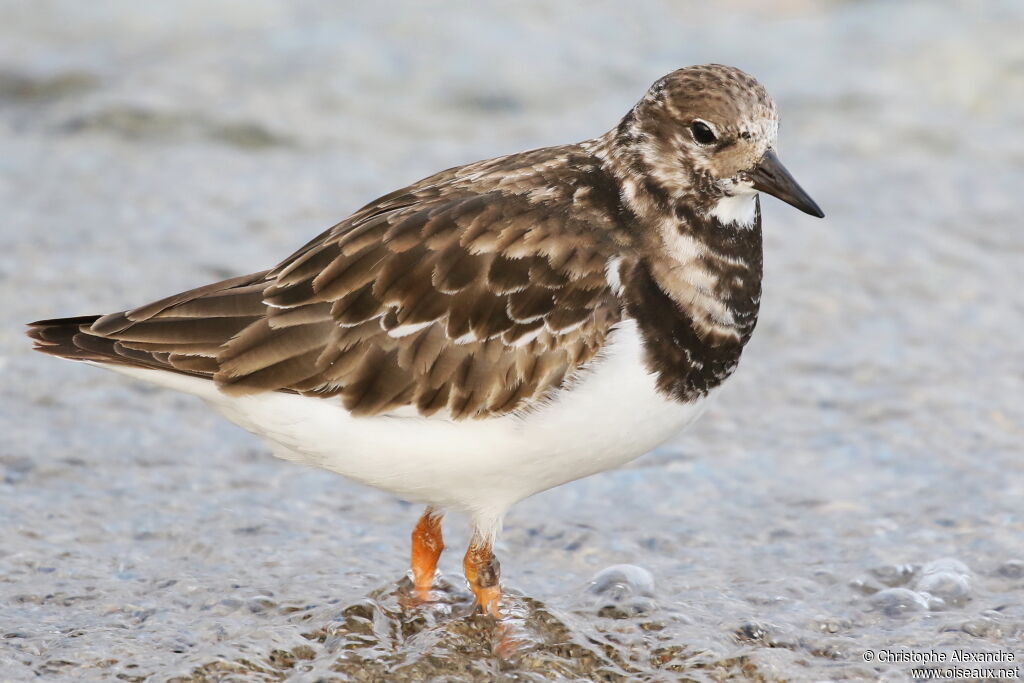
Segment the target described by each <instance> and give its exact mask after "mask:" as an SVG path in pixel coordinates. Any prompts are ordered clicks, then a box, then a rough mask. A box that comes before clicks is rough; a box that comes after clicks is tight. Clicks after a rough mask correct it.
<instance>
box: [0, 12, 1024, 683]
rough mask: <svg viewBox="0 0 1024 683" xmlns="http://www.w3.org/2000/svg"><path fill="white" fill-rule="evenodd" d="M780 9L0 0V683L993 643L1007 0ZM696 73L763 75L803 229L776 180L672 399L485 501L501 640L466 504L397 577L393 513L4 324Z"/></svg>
mask: <svg viewBox="0 0 1024 683" xmlns="http://www.w3.org/2000/svg"><path fill="white" fill-rule="evenodd" d="M772 4H773V7H772V9H771V11H769V10H767V9H765V8H764V7H763V5H762V3H755V2H753V1H752V0H749V1H747V2H731V3H714V4H712V3H697V2H637V3H630V4H629V9H628V10H626V9H624V5H623V4H622V3H612V2H596V3H595V2H591V3H582V2H560V3H557V5H556V4H555V3H541V2H522V3H514V4H511V3H480V2H478V3H474V5H473V8H472V9H469V8H468V7H461V8H459V9H456V8H455V6H454V5H453V4H446V5H440V4H438V5H428V4H425V3H417V2H412V1H411V0H409V1H404V2H396V3H388V4H386V5H384V4H379V3H376V4H363V3H359V4H356V3H350V4H348V5H346V6H344V7H341V6H339V7H338V8H337V9H336V10H335V11H333V12H332V13H326V14H325V13H324V11H323V10H322V9H321V7H320V4H319V3H312V2H297V3H296V2H292V3H284V2H271V1H269V0H258V1H253V0H248V1H247V2H245V3H242V2H230V1H225V2H220V3H216V4H215V5H213V4H209V3H205V2H199V1H198V0H190V1H188V2H177V3H173V4H167V5H161V6H159V7H158V6H155V5H153V4H151V3H147V4H146V5H147V6H146V7H145V9H143V5H142V4H140V3H127V2H124V3H118V2H107V3H89V4H88V5H86V4H82V3H73V2H69V1H68V2H36V3H19V2H3V3H0V12H2V16H3V19H4V20H3V21H2V22H0V140H2V148H3V152H2V154H0V206H3V207H4V219H3V221H2V224H0V295H2V297H3V306H2V307H0V378H2V382H0V433H2V434H3V435H4V437H3V439H2V441H0V519H2V520H3V521H4V524H3V525H2V526H0V680H31V679H35V678H37V677H42V678H44V679H46V680H68V681H71V680H75V681H81V680H108V679H109V680H116V679H123V680H168V679H176V680H200V681H228V680H282V679H291V680H314V679H316V678H317V677H323V678H326V679H337V680H352V681H363V680H379V679H380V678H381V677H385V672H388V673H387V674H386V677H387V678H388V679H389V680H424V679H430V678H440V679H441V680H445V679H451V678H479V679H490V678H502V677H504V678H507V679H510V680H545V679H550V678H557V677H562V678H566V679H569V680H573V679H575V680H587V679H590V680H675V679H677V678H679V677H685V678H689V679H693V680H725V679H754V680H783V679H788V680H826V679H829V680H837V679H864V680H876V679H885V680H893V681H898V680H906V679H907V677H908V676H909V668H910V666H911V665H910V664H899V663H885V662H879V661H878V658H877V656H876V658H875V660H874V661H870V662H869V661H865V658H864V653H865V651H866V650H872V651H873V652H876V653H877V652H878V651H881V650H886V649H889V650H908V651H915V652H925V651H929V650H950V649H962V650H967V651H971V652H1008V653H1013V654H1014V656H1015V657H1016V659H1015V661H1014V662H1013V663H1011V664H1010V666H1016V667H1020V665H1021V660H1022V658H1024V514H1022V512H1021V511H1022V509H1024V506H1022V501H1024V453H1022V451H1024V449H1022V446H1021V443H1022V442H1024V401H1022V398H1024V371H1022V367H1024V364H1022V360H1024V353H1022V345H1021V337H1022V333H1024V293H1022V287H1021V285H1022V284H1024V283H1022V280H1021V276H1022V272H1024V231H1022V229H1021V222H1020V218H1019V211H1020V209H1021V206H1022V202H1021V198H1020V197H1021V194H1020V188H1021V186H1022V182H1024V136H1021V135H1020V134H1019V132H1020V130H1021V128H1022V126H1024V41H1021V40H1020V38H1019V37H1020V35H1021V34H1022V31H1024V4H1021V3H1019V2H1013V1H1009V0H1008V1H1006V2H996V1H991V2H986V3H971V2H933V1H927V2H904V3H895V2H888V1H882V0H879V1H877V2H856V3H854V2H817V3H812V2H806V1H802V0H791V1H788V2H780V3H772ZM705 61H720V62H726V63H733V64H736V65H737V66H740V67H742V68H745V69H747V70H748V71H750V72H752V73H754V74H755V75H757V76H758V77H759V78H760V79H761V80H762V81H763V82H764V83H765V84H766V85H767V87H768V88H769V90H770V91H771V92H773V93H774V94H775V96H776V98H777V100H778V101H779V105H780V108H781V111H782V114H783V128H782V134H781V135H782V156H783V158H784V159H785V160H786V163H787V165H788V166H789V167H790V169H791V170H792V171H793V172H794V173H795V174H796V175H797V177H798V178H800V179H801V181H802V182H803V184H804V185H805V187H807V189H808V190H810V191H811V193H812V194H813V196H814V197H815V198H816V199H817V200H818V201H819V203H820V204H821V205H822V207H824V209H825V211H826V213H827V214H828V219H827V220H826V221H815V220H813V219H810V218H807V217H805V216H802V215H799V214H797V213H796V212H795V211H792V210H789V209H788V208H786V207H783V206H781V205H779V204H778V203H777V202H769V201H766V203H765V226H766V258H765V263H766V281H765V297H764V299H765V302H764V308H763V314H762V318H761V322H760V325H759V328H758V331H757V333H756V334H755V338H754V341H753V342H752V343H751V346H750V347H749V351H748V353H747V354H746V355H745V357H744V361H743V363H742V364H741V368H740V371H739V373H738V374H737V376H736V377H735V379H734V380H733V381H731V382H730V383H729V384H728V386H726V387H725V388H724V389H723V391H722V392H721V394H720V396H719V399H718V400H717V402H716V404H715V405H714V406H713V407H712V409H711V410H710V411H709V412H708V414H707V415H706V416H705V417H704V418H703V420H702V421H701V422H700V423H699V424H698V425H697V426H695V427H694V428H693V429H691V430H690V431H689V432H687V433H685V434H684V435H681V436H680V437H679V438H678V439H677V440H675V441H674V442H672V443H670V444H668V445H666V446H665V447H663V448H661V449H659V450H657V451H656V452H654V453H652V454H650V455H648V456H646V457H644V458H642V459H640V460H639V461H637V462H636V463H635V464H634V465H633V466H631V467H628V468H625V469H622V470H618V471H615V472H610V473H606V474H602V475H599V476H595V477H592V478H590V479H588V480H585V481H581V482H576V483H574V484H571V485H568V486H564V487H561V488H559V489H557V490H554V491H549V492H547V493H544V494H541V495H539V496H536V497H535V498H533V499H530V500H528V501H525V502H524V503H522V504H520V505H519V506H517V507H516V508H514V509H513V511H512V513H511V514H510V515H509V517H508V519H507V520H506V528H505V532H504V534H503V535H502V537H501V540H500V542H499V544H498V546H497V552H498V555H499V557H500V558H501V561H502V567H503V576H504V579H505V584H506V586H507V587H508V588H509V589H510V591H512V592H513V593H514V597H513V598H512V599H511V603H510V606H509V610H510V613H511V616H510V618H509V623H508V624H506V625H505V626H504V627H503V629H497V628H496V626H495V625H494V624H493V623H491V622H490V621H488V620H487V619H484V618H482V617H469V616H467V614H468V611H469V607H468V602H467V600H468V598H467V596H466V594H465V591H464V589H463V588H462V587H461V583H460V581H459V565H460V562H459V559H460V555H461V547H462V546H463V545H464V543H465V540H466V534H465V530H464V526H465V520H460V519H457V518H452V519H449V520H448V521H447V528H446V535H447V541H448V545H449V547H450V548H451V549H452V550H451V551H449V553H448V555H446V556H445V557H444V558H443V560H442V570H443V571H444V573H445V576H446V577H447V579H448V581H450V583H446V584H445V586H442V588H441V589H439V590H438V592H437V596H436V597H437V602H435V603H433V604H431V605H429V606H426V607H423V606H420V607H416V606H412V605H410V604H409V598H408V588H407V585H406V580H405V579H403V578H402V577H403V570H404V566H405V563H406V553H407V542H408V532H409V530H410V529H411V527H412V524H413V523H414V522H415V519H416V517H417V516H418V514H419V510H417V509H416V508H414V507H412V506H409V505H406V504H403V503H401V502H399V501H396V500H394V499H392V498H390V497H388V496H386V495H384V494H381V493H378V492H375V491H371V490H366V489H363V488H359V487H357V486H355V485H353V484H349V483H347V482H345V481H344V480H341V479H340V478H338V477H336V476H333V475H330V474H327V473H322V472H317V471H313V470H309V469H304V468H302V467H298V466H294V465H290V464H287V463H283V462H280V461H276V460H274V459H273V458H272V457H271V456H270V455H269V454H268V453H267V452H266V449H265V448H264V447H263V446H262V445H261V444H259V443H258V442H257V441H256V440H254V439H253V438H251V437H250V436H248V435H247V434H244V433H241V432H240V431H239V430H237V429H236V428H234V427H232V426H231V425H228V424H226V423H223V422H222V421H220V420H219V419H217V418H215V417H214V416H213V415H211V414H210V413H208V412H207V411H206V409H205V408H204V406H203V405H201V404H200V403H198V402H197V401H195V400H193V399H191V398H189V397H184V396H178V395H174V394H171V393H168V392H163V391H158V390H156V389H153V388H151V387H147V386H142V385H138V384H133V383H131V382H129V381H127V380H124V379H122V378H120V377H117V376H114V375H112V374H108V373H104V372H100V371H98V370H94V369H92V368H87V367H80V366H75V365H72V364H69V363H60V362H57V361H56V360H54V359H50V358H45V357H43V356H41V355H37V354H31V353H30V352H29V351H28V345H27V342H26V340H25V339H24V338H23V337H22V336H21V335H22V330H21V327H20V326H21V324H22V323H24V322H25V321H28V320H32V319H35V318H39V317H49V316H56V315H70V314H78V313H89V312H104V311H109V310H119V309H121V308H124V307H126V306H129V305H132V304H137V303H140V302H145V301H149V300H151V299H154V298H157V297H159V296H162V295H165V294H167V293H168V292H172V291H179V290H182V289H186V288H188V287H191V286H194V285H196V284H200V283H203V282H206V281H209V280H211V279H213V278H218V277H226V276H228V275H231V274H237V273H242V272H250V271H252V270H255V269H259V268H263V267H266V266H268V265H271V264H272V263H274V262H275V261H276V260H277V259H278V258H280V256H281V255H283V254H285V253H288V252H289V251H291V250H292V249H293V248H295V247H296V246H298V245H300V244H302V243H303V242H305V241H306V240H307V239H308V238H309V237H310V236H311V235H313V234H315V233H317V232H319V231H320V230H321V229H323V228H324V227H326V226H328V225H330V224H332V223H333V222H335V221H336V220H337V219H338V218H340V217H342V216H344V215H345V214H346V213H347V212H349V211H351V210H352V209H354V208H356V207H357V206H359V205H361V204H362V203H363V202H365V201H366V200H367V199H369V198H370V197H373V196H377V195H380V194H383V193H384V192H387V191H389V190H391V189H393V188H395V187H397V186H400V185H402V184H405V183H407V182H409V181H412V180H414V179H416V178H418V177H421V176H423V175H425V174H427V173H429V172H431V171H434V170H437V169H439V168H443V167H448V166H452V165H455V164H457V163H462V162H465V161H469V160H473V159H478V158H484V157H488V156H494V155H497V154H501V153H506V152H511V151H515V150H518V149H523V148H527V147H536V146H541V145H546V144H555V143H559V142H565V141H569V140H575V139H580V138H584V137H589V136H591V135H593V134H596V133H599V132H601V131H602V130H605V129H607V128H608V127H610V126H611V125H612V124H613V123H614V122H615V121H616V120H617V118H618V117H619V116H621V114H622V113H624V112H625V110H626V109H627V108H628V107H629V106H630V105H631V104H632V103H633V101H635V100H636V99H637V98H638V97H639V96H640V94H642V92H643V91H644V89H645V88H646V87H647V85H648V84H649V83H650V82H651V81H653V80H654V79H655V78H657V77H659V76H661V75H662V74H663V73H665V72H667V71H669V70H671V69H672V68H675V67H677V66H680V65H684V64H690V63H699V62H705ZM169 264H174V267H173V268H171V267H168V266H169ZM616 565H630V566H631V567H632V568H628V567H627V568H622V567H618V568H615V567H616ZM609 568H612V569H609ZM495 649H497V650H498V654H497V655H495V654H494V652H495ZM1021 675H1024V671H1022V672H1021Z"/></svg>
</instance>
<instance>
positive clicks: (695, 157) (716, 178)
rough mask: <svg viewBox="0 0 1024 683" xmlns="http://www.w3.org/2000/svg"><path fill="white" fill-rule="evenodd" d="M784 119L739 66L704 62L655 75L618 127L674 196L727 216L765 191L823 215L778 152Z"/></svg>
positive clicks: (621, 139) (625, 141) (621, 140)
mask: <svg viewBox="0 0 1024 683" xmlns="http://www.w3.org/2000/svg"><path fill="white" fill-rule="evenodd" d="M778 130H779V118H778V113H777V111H776V108H775V102H774V101H773V100H772V98H771V97H770V96H769V95H768V93H767V92H766V91H765V89H764V88H763V87H762V86H761V84H760V83H758V82H757V81H756V80H754V78H753V77H751V76H749V75H747V74H745V73H744V72H742V71H740V70H739V69H735V68H733V67H730V66H723V65H721V64H707V65H702V66H691V67H686V68H684V69H679V70H677V71H673V72H672V73H670V74H668V75H667V76H665V77H664V78H661V79H660V80H658V81H657V82H656V83H654V85H652V86H651V88H650V90H648V92H647V94H646V95H645V96H644V98H643V99H642V100H640V102H638V103H637V105H636V107H634V108H633V111H632V112H630V114H629V115H628V116H627V117H626V118H625V119H624V120H623V122H622V124H621V125H620V126H619V128H618V130H617V131H616V133H617V137H618V140H617V142H618V144H620V145H624V146H626V147H627V148H629V149H631V150H632V151H633V152H634V154H635V155H636V156H638V157H639V160H640V161H641V163H642V164H643V166H644V167H645V168H644V169H643V170H644V171H645V172H646V173H648V174H649V176H650V177H651V178H652V179H653V180H654V182H655V183H656V184H657V186H658V189H660V191H662V192H664V193H667V194H669V195H679V194H682V193H685V194H687V195H688V196H689V198H690V201H695V202H696V203H697V205H698V206H701V207H702V208H703V209H704V210H705V211H708V212H710V213H715V214H718V213H721V214H722V215H721V216H720V217H722V218H725V219H726V222H729V219H730V218H732V217H733V216H734V215H736V214H737V212H742V211H745V210H746V209H745V208H744V207H746V206H747V205H749V207H750V208H749V211H750V215H751V216H753V199H754V196H755V194H756V193H757V192H758V191H761V192H766V193H767V194H770V195H772V196H774V197H778V198H779V199H781V200H782V201H784V202H786V203H788V204H791V205H793V206H795V207H796V208H798V209H800V210H801V211H803V212H805V213H808V214H810V215H812V216H817V217H819V218H821V217H823V216H824V214H823V213H822V211H821V209H820V208H818V205H817V204H816V203H815V202H814V200H813V199H811V197H810V196H809V195H808V194H807V193H806V192H805V191H804V190H803V188H801V187H800V185H799V184H797V182H796V180H795V179H794V178H793V176H792V175H790V173H789V171H787V170H786V168H785V167H784V166H783V165H782V163H781V162H780V161H779V158H778V156H776V153H775V146H776V139H777V136H778Z"/></svg>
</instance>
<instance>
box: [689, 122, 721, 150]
mask: <svg viewBox="0 0 1024 683" xmlns="http://www.w3.org/2000/svg"><path fill="white" fill-rule="evenodd" d="M690 135H692V136H693V139H694V140H696V142H697V144H698V145H711V144H714V143H715V142H717V141H718V136H717V135H715V131H713V130H712V129H711V126H709V125H708V124H706V123H704V122H703V121H701V120H699V119H698V120H697V121H694V122H693V123H691V124H690Z"/></svg>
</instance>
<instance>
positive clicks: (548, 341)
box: [29, 64, 823, 614]
mask: <svg viewBox="0 0 1024 683" xmlns="http://www.w3.org/2000/svg"><path fill="white" fill-rule="evenodd" d="M777 131H778V117H777V114H776V108H775V104H774V102H773V101H772V99H771V98H770V97H769V96H768V93H767V92H765V90H764V88H763V87H762V86H761V85H760V84H759V83H758V82H757V81H755V80H754V79H753V78H751V77H750V76H748V75H747V74H745V73H743V72H742V71H739V70H738V69H735V68H731V67H728V66H722V65H714V64H712V65H706V66H693V67H688V68H684V69H679V70H678V71H674V72H672V73H670V74H668V75H667V76H665V77H664V78H662V79H660V80H659V81H657V82H656V83H655V84H654V85H653V86H652V87H651V88H650V90H649V91H648V92H647V94H646V95H645V96H644V97H643V99H641V100H640V102H638V103H637V104H636V106H634V107H633V108H632V109H631V110H630V111H629V113H628V114H626V116H625V117H624V118H623V119H622V120H621V121H620V122H619V124H618V125H616V126H615V128H613V129H612V130H610V131H609V132H607V133H605V134H604V135H601V136H599V137H596V138H593V139H591V140H586V141H584V142H580V143H577V144H571V145H564V146H560V147H549V148H545V149H537V150H533V151H528V152H521V153H519V154H512V155H510V156H505V157H500V158H497V159H490V160H487V161H479V162H476V163H472V164H468V165H465V166H459V167H457V168H452V169H449V170H446V171H441V172H440V173H437V174H435V175H432V176H430V177H429V178H425V179H423V180H421V181H419V182H417V183H414V184H412V185H410V186H408V187H405V188H402V189H400V190H397V191H395V192H392V193H390V194H387V195H385V196H383V197H381V198H379V199H376V200H374V201H372V202H370V203H369V204H367V205H366V206H365V207H363V208H362V209H360V210H358V211H357V212H355V213H354V214H352V215H351V216H349V217H348V218H346V219H345V220H343V221H341V222H340V223H338V224H337V225H335V226H334V227H332V228H330V229H329V230H327V231H326V232H324V233H322V234H320V235H319V236H317V237H315V238H313V239H312V240H311V241H310V242H308V243H307V244H306V245H305V246H303V247H302V248H300V249H299V250H298V251H296V252H295V253H293V254H292V255H291V256H288V257H287V258H285V259H284V260H283V261H281V262H280V263H279V264H278V265H276V266H274V267H273V268H271V269H270V270H264V271H260V272H258V273H253V274H251V275H243V276H241V277H235V278H231V279H229V280H224V281H223V282H216V283H213V284H209V285H206V286H203V287H199V288H198V289H193V290H191V291H187V292H183V293H181V294H175V295H173V296H170V297H167V298H165V299H161V300H160V301H156V302H153V303H150V304H146V305H145V306H141V307H139V308H134V309H131V310H127V311H122V312H119V313H111V314H108V315H103V316H99V315H89V316H80V317H75V318H60V319H55V320H42V321H39V322H35V323H32V324H31V329H30V330H29V335H30V336H31V337H32V338H33V339H35V342H36V348H37V349H38V350H40V351H43V352H45V353H49V354H53V355H56V356H61V357H64V358H70V359H72V360H80V361H85V362H88V363H92V364H96V365H101V366H103V367H107V368H110V369H112V370H117V371H119V372H122V373H125V374H127V375H129V376H132V377H137V378H139V379H144V380H147V381H150V382H154V383H156V384H159V385H163V386H166V387H170V388H172V389H178V390H180V391H185V392H188V393H192V394H196V395H198V396H200V397H201V398H203V399H205V400H206V401H207V402H208V403H209V404H210V405H212V406H213V407H214V408H215V409H216V410H218V411H220V412H221V413H223V414H224V415H225V416H226V417H227V418H228V419H229V420H232V421H233V422H235V423H237V424H239V425H241V426H242V427H244V428H245V429H247V430H249V431H251V432H254V433H256V434H258V435H260V436H262V437H263V438H265V439H267V440H268V441H269V442H270V444H271V447H272V448H273V450H274V453H275V454H276V455H278V456H279V457H281V458H284V459H287V460H294V461H297V462H302V463H306V464H310V465H315V466H317V467H322V468H325V469H328V470H331V471H334V472H337V473H339V474H342V475H344V476H346V477H349V478H350V479H354V480H355V481H358V482H361V483H364V484H368V485H370V486H375V487H377V488H380V489H383V490H385V491H390V492H391V493H393V494H395V495H398V496H401V497H402V498H405V499H408V500H411V501H416V502H419V503H422V504H424V505H426V506H427V507H426V510H425V512H424V513H423V516H422V517H421V518H420V520H419V523H418V524H417V525H416V527H415V530H414V531H413V534H412V563H411V564H412V574H413V578H414V583H415V587H416V590H417V592H418V593H419V594H420V595H425V594H426V593H427V592H428V591H429V589H430V587H431V586H432V581H433V579H434V574H435V568H436V565H437V560H438V557H439V555H440V553H441V551H442V549H443V542H442V537H441V516H442V514H443V511H445V510H449V509H456V510H461V511H464V512H466V513H468V514H469V515H470V517H471V519H472V524H473V534H472V538H471V541H470V544H469V548H468V550H467V552H466V555H465V559H464V568H465V574H466V579H467V580H468V582H469V586H470V588H471V589H472V591H473V593H474V595H475V597H476V601H477V603H478V604H479V605H480V606H481V607H482V608H483V609H484V611H485V612H489V613H492V614H497V613H498V607H499V602H500V592H499V588H498V562H497V560H496V559H495V557H494V555H493V553H492V549H491V548H492V543H493V541H494V538H495V535H496V533H497V532H498V530H499V528H500V526H501V521H502V518H503V516H504V515H505V513H506V511H507V510H508V509H509V507H510V506H511V505H512V504H513V503H516V502H517V501H519V500H522V499H523V498H526V497H527V496H531V495H533V494H535V493H538V492H540V491H544V490H546V489H549V488H551V487H554V486H558V485H559V484H564V483H566V482H569V481H572V480H574V479H579V478H581V477H585V476H587V475H590V474H594V473H596V472H601V471H603V470H607V469H609V468H612V467H616V466H618V465H622V464H623V463H626V462H628V461H630V460H633V459H634V458H636V457H638V456H640V455H642V454H644V453H645V452H647V451H649V450H650V449H651V448H653V447H655V446H657V445H658V444H660V443H662V442H663V441H665V440H666V439H668V438H669V437H671V436H672V435H673V434H675V433H676V432H678V431H679V430H680V429H681V428H683V427H685V426H686V425H688V424H690V423H691V422H693V421H694V420H695V419H696V418H697V417H698V416H699V415H700V414H701V412H702V411H703V410H704V408H705V404H706V401H707V398H708V395H709V394H710V393H712V392H713V391H714V389H715V388H716V387H718V386H719V385H720V384H721V383H722V382H724V381H725V379H726V378H728V377H729V375H730V374H731V373H732V372H733V370H734V369H735V368H736V364H737V362H738V361H739V357H740V353H741V352H742V350H743V347H744V345H745V344H746V343H747V340H748V339H749V338H750V335H751V332H752V331H753V329H754V324H755V322H756V320H757V312H758V304H759V301H760V297H761V213H760V205H759V203H758V202H759V200H758V194H757V193H758V191H761V192H766V193H768V194H771V195H774V196H775V197H778V198H779V199H781V200H783V201H785V202H787V203H789V204H792V205H793V206H795V207H796V208H798V209H800V210H802V211H804V212H806V213H809V214H811V215H814V216H818V217H821V216H822V215H823V214H822V212H821V210H820V209H819V208H818V206H817V204H815V203H814V201H813V200H812V199H811V198H810V197H809V196H808V195H807V193H806V192H804V191H803V190H802V189H801V188H800V186H799V185H798V184H797V183H796V181H795V180H794V179H793V177H792V176H791V175H790V174H789V172H787V171H786V169H785V168H784V167H783V165H782V164H781V163H780V162H779V159H778V157H777V156H776V154H775V142H776V134H777Z"/></svg>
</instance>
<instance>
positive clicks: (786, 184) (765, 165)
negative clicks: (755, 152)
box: [750, 149, 825, 218]
mask: <svg viewBox="0 0 1024 683" xmlns="http://www.w3.org/2000/svg"><path fill="white" fill-rule="evenodd" d="M750 179H751V180H753V181H754V189H755V190H759V191H761V192H767V193H768V194H770V195H771V196H773V197H778V198H779V199H781V200H782V201H784V202H786V203H787V204H789V205H790V206H795V207H796V208H798V209H800V210H801V211H803V212H804V213H809V214H810V215H812V216H817V217H818V218H824V217H825V214H824V213H822V211H821V208H820V207H819V206H818V205H817V204H816V203H815V201H814V200H813V199H811V196H810V195H809V194H807V193H806V192H804V188H802V187H800V185H799V184H798V183H797V182H796V179H795V178H794V177H793V176H791V175H790V174H789V171H787V170H786V167H785V166H783V165H782V162H781V161H779V157H777V156H776V155H775V150H771V149H770V150H768V151H767V152H765V153H764V156H763V157H761V163H759V164H758V165H757V166H756V167H755V168H754V170H753V171H752V172H751V173H750Z"/></svg>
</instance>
